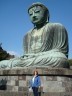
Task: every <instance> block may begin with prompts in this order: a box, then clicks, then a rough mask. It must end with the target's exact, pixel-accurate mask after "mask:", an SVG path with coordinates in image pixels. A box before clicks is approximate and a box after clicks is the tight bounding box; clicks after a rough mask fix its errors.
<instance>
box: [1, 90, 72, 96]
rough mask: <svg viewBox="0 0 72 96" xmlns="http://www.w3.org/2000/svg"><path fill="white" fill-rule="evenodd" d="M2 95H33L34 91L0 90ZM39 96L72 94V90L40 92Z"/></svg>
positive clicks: (66, 95) (68, 95) (67, 95)
mask: <svg viewBox="0 0 72 96" xmlns="http://www.w3.org/2000/svg"><path fill="white" fill-rule="evenodd" d="M0 96H33V93H32V92H29V93H28V92H10V91H0ZM39 96H72V92H45V93H43V92H42V93H40V92H39Z"/></svg>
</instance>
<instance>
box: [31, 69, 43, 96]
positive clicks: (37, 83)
mask: <svg viewBox="0 0 72 96" xmlns="http://www.w3.org/2000/svg"><path fill="white" fill-rule="evenodd" d="M40 86H41V80H40V76H39V75H38V71H37V70H35V71H34V73H33V78H32V79H31V81H30V87H32V90H33V94H34V96H38V88H40Z"/></svg>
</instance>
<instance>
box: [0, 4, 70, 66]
mask: <svg viewBox="0 0 72 96" xmlns="http://www.w3.org/2000/svg"><path fill="white" fill-rule="evenodd" d="M28 14H29V16H30V19H31V22H32V23H33V24H34V28H33V29H32V30H30V31H29V32H28V33H27V34H26V35H25V36H24V41H23V42H24V52H25V54H24V56H23V57H21V58H15V59H11V60H10V61H7V64H6V65H5V66H7V67H29V66H32V67H33V66H34V67H39V66H41V67H44V66H47V67H64V68H68V67H69V64H68V61H67V58H68V35H67V31H66V29H65V28H64V26H63V25H62V24H59V23H49V17H50V15H49V10H48V9H47V8H46V6H44V5H43V4H41V3H34V4H33V5H31V6H30V7H29V9H28ZM2 63H3V65H4V64H5V63H4V62H0V64H1V65H2ZM8 63H9V64H8ZM3 65H2V66H3ZM2 66H1V67H2Z"/></svg>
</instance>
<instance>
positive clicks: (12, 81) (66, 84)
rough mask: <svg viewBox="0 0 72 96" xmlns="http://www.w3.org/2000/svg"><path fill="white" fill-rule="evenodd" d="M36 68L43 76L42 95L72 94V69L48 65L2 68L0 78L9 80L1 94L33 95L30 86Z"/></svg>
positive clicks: (65, 95) (60, 95)
mask: <svg viewBox="0 0 72 96" xmlns="http://www.w3.org/2000/svg"><path fill="white" fill-rule="evenodd" d="M34 70H38V72H39V75H40V78H41V95H40V96H72V70H71V69H65V68H59V69H58V68H47V67H36V68H34V67H31V68H30V67H29V68H15V69H6V70H0V80H2V79H3V80H7V83H6V90H5V91H0V96H27V95H29V96H32V90H31V91H30V92H29V88H28V86H29V81H30V80H31V78H32V75H33V71H34ZM39 92H40V91H39ZM1 94H3V95H1ZM4 94H5V95H4ZM6 94H11V95H6ZM12 94H13V95H12ZM19 94H21V95H19Z"/></svg>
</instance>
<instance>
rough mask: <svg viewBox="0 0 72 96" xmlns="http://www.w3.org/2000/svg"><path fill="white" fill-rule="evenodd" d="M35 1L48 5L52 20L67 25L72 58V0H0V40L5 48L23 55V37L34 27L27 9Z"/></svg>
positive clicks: (70, 56) (71, 56)
mask: <svg viewBox="0 0 72 96" xmlns="http://www.w3.org/2000/svg"><path fill="white" fill-rule="evenodd" d="M34 2H41V3H43V4H44V5H46V6H47V8H48V9H49V11H50V22H56V23H61V24H63V25H64V26H65V28H66V29H67V31H68V37H69V58H72V0H0V42H2V47H3V49H4V50H6V51H8V52H10V53H13V54H17V55H20V56H21V55H23V37H24V35H25V34H26V32H28V31H29V30H30V29H31V28H32V27H33V24H32V23H31V22H30V18H29V16H28V12H27V10H28V8H29V6H30V5H31V4H32V3H34Z"/></svg>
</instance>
